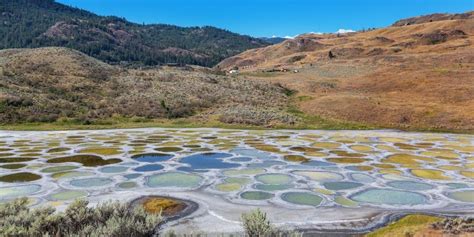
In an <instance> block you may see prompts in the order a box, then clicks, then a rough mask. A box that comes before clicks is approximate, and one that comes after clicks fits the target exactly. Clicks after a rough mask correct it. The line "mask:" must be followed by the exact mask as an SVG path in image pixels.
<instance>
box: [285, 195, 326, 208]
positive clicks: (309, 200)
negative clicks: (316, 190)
mask: <svg viewBox="0 0 474 237" xmlns="http://www.w3.org/2000/svg"><path fill="white" fill-rule="evenodd" d="M281 199H282V200H284V201H286V202H289V203H292V204H297V205H304V206H315V207H316V206H319V205H320V204H321V202H322V201H323V198H321V197H320V196H318V195H315V194H311V193H305V192H288V193H284V194H282V195H281Z"/></svg>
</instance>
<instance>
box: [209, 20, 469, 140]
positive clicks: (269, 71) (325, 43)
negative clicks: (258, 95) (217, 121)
mask: <svg viewBox="0 0 474 237" xmlns="http://www.w3.org/2000/svg"><path fill="white" fill-rule="evenodd" d="M451 19H453V20H451ZM400 22H402V21H400ZM404 22H409V24H408V23H406V24H405V23H399V24H396V25H397V26H392V27H387V28H383V29H377V30H371V31H366V32H358V33H351V34H342V35H335V34H326V35H316V34H307V35H301V36H299V37H297V38H295V39H292V40H287V41H285V42H283V43H281V44H277V45H273V46H269V47H266V48H261V49H255V50H249V51H246V52H244V53H242V54H240V55H237V56H235V57H232V58H229V59H226V60H224V61H223V62H221V63H220V64H219V65H218V68H219V69H222V70H229V69H231V68H234V67H239V69H240V72H241V76H240V77H241V78H251V79H254V80H260V81H270V82H274V83H275V82H276V83H280V84H282V85H284V86H287V87H289V88H291V89H295V90H297V91H298V94H297V95H296V98H297V104H298V107H299V109H300V110H302V111H304V112H305V113H308V114H312V115H318V116H321V117H324V118H330V119H336V120H343V121H351V122H358V123H363V124H370V125H374V126H377V127H388V128H406V129H434V130H451V131H453V130H458V131H464V132H467V131H471V132H472V131H474V112H472V111H474V96H473V95H474V46H473V42H474V12H470V13H466V14H463V15H460V16H457V15H456V16H453V17H447V19H446V16H445V15H442V16H440V17H438V18H436V16H431V18H430V17H424V18H420V19H415V20H413V19H412V20H406V21H404ZM249 62H253V63H252V64H249ZM294 70H297V71H296V72H294ZM275 71H278V72H275ZM280 71H282V72H280Z"/></svg>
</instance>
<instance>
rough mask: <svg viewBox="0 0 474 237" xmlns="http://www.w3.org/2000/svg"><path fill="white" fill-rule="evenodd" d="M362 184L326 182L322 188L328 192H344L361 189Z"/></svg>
mask: <svg viewBox="0 0 474 237" xmlns="http://www.w3.org/2000/svg"><path fill="white" fill-rule="evenodd" d="M362 185H363V184H361V183H355V182H327V183H324V184H323V186H324V187H325V188H326V189H329V190H335V191H337V190H345V189H353V188H358V187H361V186H362Z"/></svg>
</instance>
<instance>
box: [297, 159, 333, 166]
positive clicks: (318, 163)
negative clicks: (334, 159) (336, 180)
mask: <svg viewBox="0 0 474 237" xmlns="http://www.w3.org/2000/svg"><path fill="white" fill-rule="evenodd" d="M302 164H303V165H307V166H314V167H331V166H336V165H335V164H333V163H329V162H324V161H319V160H312V161H309V162H304V163H302Z"/></svg>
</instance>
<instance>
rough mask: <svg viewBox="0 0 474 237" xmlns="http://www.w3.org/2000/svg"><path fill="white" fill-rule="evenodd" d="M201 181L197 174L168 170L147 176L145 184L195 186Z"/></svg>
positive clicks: (156, 186)
mask: <svg viewBox="0 0 474 237" xmlns="http://www.w3.org/2000/svg"><path fill="white" fill-rule="evenodd" d="M202 181H203V178H202V177H201V176H199V175H195V174H185V173H179V172H169V173H162V174H157V175H152V176H150V177H148V179H147V181H146V185H147V186H149V187H152V188H169V187H173V188H197V187H199V185H200V184H201V182H202Z"/></svg>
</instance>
